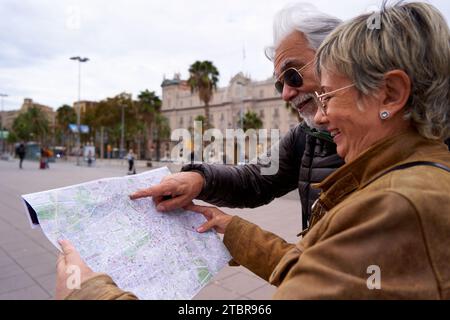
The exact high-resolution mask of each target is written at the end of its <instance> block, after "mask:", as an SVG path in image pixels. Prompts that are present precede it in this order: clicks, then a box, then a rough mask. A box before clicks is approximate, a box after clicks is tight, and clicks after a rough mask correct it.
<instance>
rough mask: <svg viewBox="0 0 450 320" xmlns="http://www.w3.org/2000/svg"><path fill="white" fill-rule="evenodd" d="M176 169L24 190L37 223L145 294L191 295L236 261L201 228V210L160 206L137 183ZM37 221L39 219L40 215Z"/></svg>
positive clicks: (130, 288)
mask: <svg viewBox="0 0 450 320" xmlns="http://www.w3.org/2000/svg"><path fill="white" fill-rule="evenodd" d="M168 174H170V171H169V169H167V168H166V167H165V168H160V169H156V170H152V171H147V172H145V173H141V174H138V175H132V176H126V177H120V178H107V179H101V180H96V181H91V182H87V183H83V184H78V185H74V186H70V187H65V188H61V189H54V190H49V191H44V192H38V193H33V194H27V195H23V196H22V198H23V199H24V200H25V203H26V204H27V203H28V205H27V208H28V211H29V214H30V219H31V221H32V223H34V224H36V223H39V225H40V227H41V228H42V230H43V232H44V233H45V235H46V236H47V238H48V239H49V240H50V241H51V242H52V243H53V244H54V245H55V246H56V247H57V248H58V249H59V244H58V243H57V240H58V239H68V240H70V241H71V242H72V243H73V245H74V246H75V247H76V248H77V249H78V251H79V252H80V254H81V256H82V258H83V259H84V260H85V261H86V263H87V264H88V265H89V266H90V267H91V268H92V269H93V270H94V271H95V272H104V273H107V274H108V275H110V276H111V277H112V278H113V280H114V281H115V282H116V284H117V285H118V286H119V287H120V288H121V289H123V290H126V291H131V292H133V293H134V294H135V295H136V296H138V297H139V298H140V299H191V298H192V297H194V296H195V295H196V294H197V293H198V292H199V291H200V290H201V288H203V287H204V286H205V285H206V284H207V283H208V281H209V280H210V279H211V278H212V277H213V276H214V275H215V274H216V273H217V272H218V271H220V270H221V269H222V268H223V267H224V266H225V265H226V264H227V263H228V261H229V260H230V259H231V256H230V255H229V253H228V251H227V249H226V248H225V246H224V245H223V243H222V241H221V240H220V238H219V237H218V235H217V234H216V233H215V232H207V233H203V234H200V233H198V232H196V228H197V227H199V226H200V225H201V224H203V223H204V222H205V221H206V220H205V218H204V217H203V216H202V215H201V214H198V213H194V212H189V211H184V210H177V211H173V212H170V213H160V212H157V211H156V208H155V205H154V202H153V200H152V199H151V198H145V199H138V200H130V199H129V195H130V194H131V193H133V192H134V191H136V190H138V189H143V188H148V187H150V186H152V185H155V184H158V183H159V182H160V181H161V179H162V178H163V177H164V176H166V175H168ZM36 220H37V221H36Z"/></svg>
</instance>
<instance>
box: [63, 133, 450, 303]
mask: <svg viewBox="0 0 450 320" xmlns="http://www.w3.org/2000/svg"><path fill="white" fill-rule="evenodd" d="M419 160H420V161H433V162H438V163H441V164H443V165H445V166H447V167H449V166H450V153H449V152H448V150H447V148H446V146H445V145H444V144H443V143H442V142H434V141H430V140H427V139H424V138H422V137H421V136H420V135H419V134H418V133H417V132H415V131H409V132H407V133H404V134H401V135H398V136H395V137H392V138H390V139H388V140H385V141H383V142H381V143H378V144H376V145H374V146H372V147H371V148H370V149H368V150H367V151H366V152H364V153H363V154H361V155H360V156H359V157H358V158H357V159H356V160H354V161H352V162H351V163H348V164H346V165H345V166H343V167H341V168H340V169H339V170H337V171H336V172H334V173H333V174H332V175H331V176H329V177H328V178H327V179H326V180H325V181H323V182H322V183H320V184H319V185H318V187H319V188H321V189H322V190H323V191H322V194H321V196H320V200H321V202H322V203H323V204H324V206H325V208H326V211H327V213H326V214H325V215H324V216H323V218H322V219H321V220H320V221H319V222H318V223H317V224H315V225H314V226H313V227H312V228H311V230H310V231H309V232H308V233H307V234H306V236H305V237H304V238H303V239H301V240H300V241H299V242H298V243H297V244H289V243H286V242H285V241H284V240H283V239H281V238H279V237H278V236H276V235H274V234H272V233H270V232H267V231H264V230H262V229H260V228H259V227H258V226H256V225H254V224H252V223H250V222H248V221H245V220H243V219H241V218H239V217H233V219H232V220H231V222H230V224H229V225H228V227H227V229H226V232H225V236H224V243H225V245H226V246H227V248H228V249H229V250H230V253H231V255H232V256H233V259H234V261H235V262H237V263H238V264H241V265H243V266H245V267H247V268H248V269H250V270H251V271H253V272H254V273H256V274H257V275H259V276H260V277H262V278H263V279H266V280H268V281H269V282H270V283H272V284H273V285H276V286H277V287H278V290H277V291H276V293H275V295H274V298H275V299H450V236H449V235H450V173H448V172H446V171H444V170H442V169H439V168H435V167H429V166H415V167H412V168H409V169H404V170H397V171H393V172H390V173H388V174H386V175H383V176H382V177H380V178H379V179H376V180H375V181H372V179H373V178H374V177H376V176H378V175H379V174H380V173H383V172H384V171H386V170H388V169H389V168H392V167H394V166H396V165H398V164H402V163H408V162H413V161H419ZM374 270H375V271H374ZM374 276H376V277H374ZM102 277H103V278H102ZM99 278H100V279H99ZM373 279H378V280H379V283H378V284H377V282H373ZM100 280H101V281H100ZM374 283H375V286H374ZM68 298H76V299H98V298H103V299H105V298H106V299H117V298H120V299H130V298H135V297H134V296H133V295H132V294H129V293H125V292H123V291H121V290H120V289H118V288H117V287H116V286H115V285H114V283H113V282H112V281H111V280H110V279H109V278H108V277H107V276H100V277H97V278H93V279H91V280H88V281H86V282H85V283H83V284H82V288H81V290H78V291H76V292H74V293H72V294H71V295H70V296H69V297H68Z"/></svg>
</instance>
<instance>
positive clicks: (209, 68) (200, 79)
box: [188, 60, 219, 129]
mask: <svg viewBox="0 0 450 320" xmlns="http://www.w3.org/2000/svg"><path fill="white" fill-rule="evenodd" d="M189 74H190V76H189V79H188V84H189V86H190V87H191V92H198V97H199V98H200V100H201V101H203V103H204V104H205V118H206V125H205V127H206V129H208V128H209V127H210V125H209V103H210V101H211V99H212V97H213V93H214V90H216V88H217V82H219V71H218V70H217V68H216V67H215V66H214V64H213V63H212V62H211V61H207V60H206V61H196V62H194V63H193V64H192V65H191V66H190V67H189Z"/></svg>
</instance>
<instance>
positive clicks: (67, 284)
mask: <svg viewBox="0 0 450 320" xmlns="http://www.w3.org/2000/svg"><path fill="white" fill-rule="evenodd" d="M59 244H60V245H61V249H62V251H63V252H62V253H60V254H59V257H58V260H57V262H56V294H55V299H57V300H62V299H64V298H65V297H67V296H68V295H69V294H70V293H71V292H72V291H73V290H74V289H79V288H80V285H81V283H82V282H84V281H86V280H88V279H89V278H92V277H94V276H96V275H97V274H96V273H95V272H94V271H92V270H91V268H89V267H88V266H87V264H86V263H85V262H84V261H83V259H81V257H80V254H79V253H78V251H77V250H76V249H75V247H74V246H73V245H72V244H71V243H70V242H69V241H68V240H60V241H59Z"/></svg>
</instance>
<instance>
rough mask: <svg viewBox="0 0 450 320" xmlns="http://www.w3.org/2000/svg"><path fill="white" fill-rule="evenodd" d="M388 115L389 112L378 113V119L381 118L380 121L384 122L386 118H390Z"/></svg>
mask: <svg viewBox="0 0 450 320" xmlns="http://www.w3.org/2000/svg"><path fill="white" fill-rule="evenodd" d="M390 115H391V114H390V113H389V111H383V112H380V118H381V120H386V119H387V118H389V117H390Z"/></svg>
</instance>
